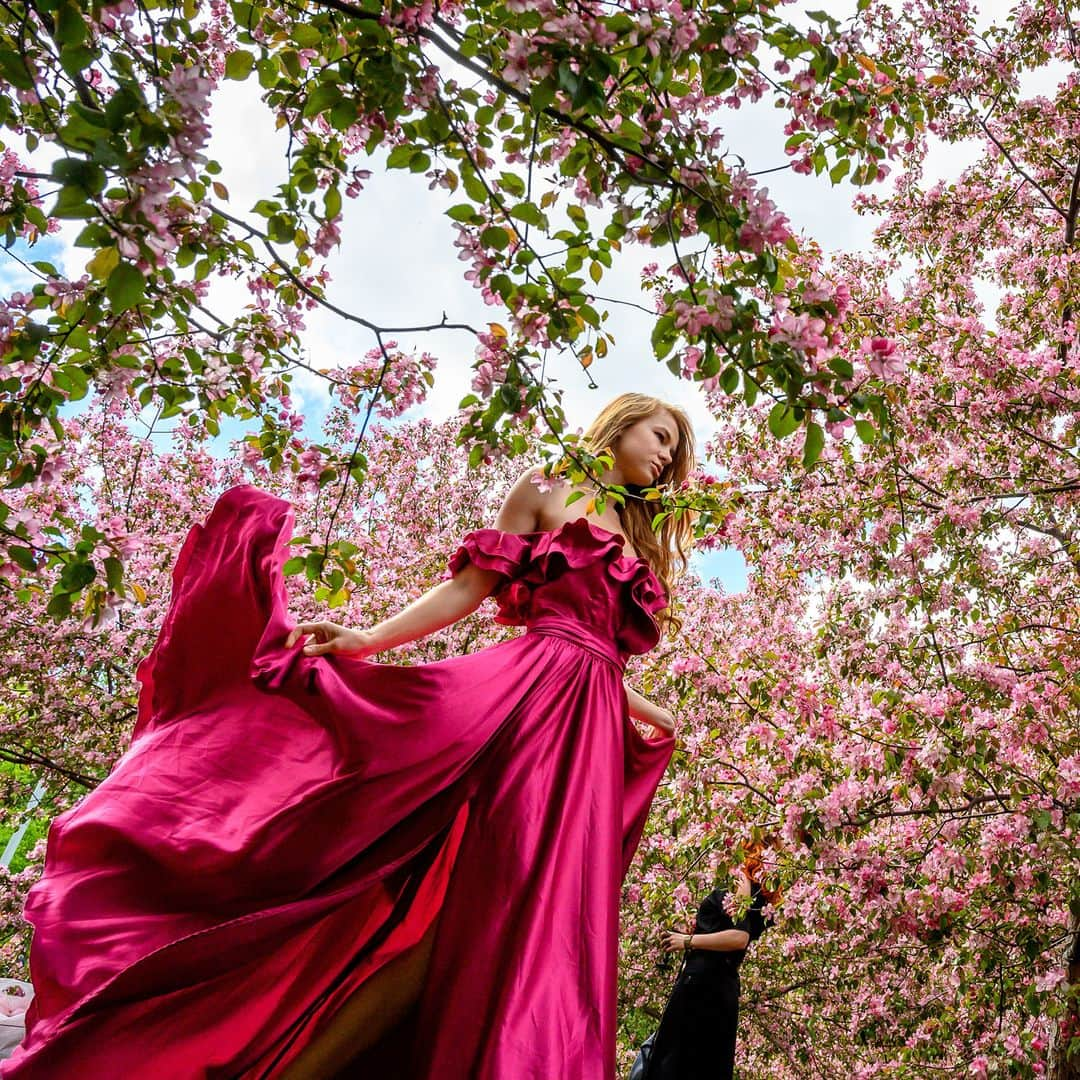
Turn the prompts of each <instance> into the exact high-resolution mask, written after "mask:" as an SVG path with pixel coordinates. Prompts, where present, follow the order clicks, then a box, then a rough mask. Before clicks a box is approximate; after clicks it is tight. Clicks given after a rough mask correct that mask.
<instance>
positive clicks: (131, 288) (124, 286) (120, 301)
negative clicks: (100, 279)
mask: <svg viewBox="0 0 1080 1080" xmlns="http://www.w3.org/2000/svg"><path fill="white" fill-rule="evenodd" d="M105 295H106V296H107V297H108V298H109V303H110V304H112V306H113V308H114V309H115V310H117V311H127V310H128V308H132V307H134V306H135V305H136V304H138V303H139V302H140V301H141V300H142V298H143V297H144V296H145V295H146V278H144V277H143V276H142V273H141V272H140V271H139V270H137V269H136V268H135V267H134V266H132V265H131V263H121V264H120V265H119V266H118V267H117V268H116V269H115V270H114V271H113V272H112V273H111V274H110V275H109V281H108V284H107V285H106V286H105Z"/></svg>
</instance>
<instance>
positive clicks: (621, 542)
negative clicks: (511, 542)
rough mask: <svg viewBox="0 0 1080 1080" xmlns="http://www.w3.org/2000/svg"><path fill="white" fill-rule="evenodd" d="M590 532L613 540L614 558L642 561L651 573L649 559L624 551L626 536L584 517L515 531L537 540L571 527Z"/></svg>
mask: <svg viewBox="0 0 1080 1080" xmlns="http://www.w3.org/2000/svg"><path fill="white" fill-rule="evenodd" d="M583 528H584V529H585V530H587V531H588V532H590V533H592V535H593V536H594V537H595V538H596V539H598V540H600V541H602V542H604V543H609V542H611V541H614V542H615V543H616V544H617V545H618V546H619V548H620V551H619V554H618V555H617V556H616V558H619V559H626V561H627V562H631V563H642V564H643V565H644V566H645V567H646V568H647V569H648V570H649V572H650V573H652V567H651V566H649V560H648V559H646V558H645V556H644V555H630V554H627V551H626V537H625V536H623V534H622V533H617V532H615V531H614V530H613V529H605V528H604V526H603V525H597V524H596V522H595V521H590V520H589V519H588V518H586V517H579V518H573V519H572V520H571V521H564V522H563V523H562V524H561V525H556V526H555V528H554V529H538V530H537V531H536V532H530V533H517V534H514V535H517V536H527V537H529V538H530V539H536V540H539V539H540V538H541V537H545V536H550V537H552V538H553V539H554V537H556V536H561V535H562V534H563V533H564V532H567V531H570V530H571V529H573V530H575V531H577V532H581V530H582V529H583Z"/></svg>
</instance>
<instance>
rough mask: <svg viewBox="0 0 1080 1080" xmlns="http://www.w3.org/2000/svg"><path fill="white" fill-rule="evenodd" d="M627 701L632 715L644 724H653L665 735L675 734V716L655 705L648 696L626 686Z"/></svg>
mask: <svg viewBox="0 0 1080 1080" xmlns="http://www.w3.org/2000/svg"><path fill="white" fill-rule="evenodd" d="M624 689H625V690H626V701H627V705H628V706H629V708H630V715H631V716H632V717H633V718H634V719H635V720H640V721H641V723H643V724H652V726H653V727H654V728H658V729H659V730H660V731H662V732H663V733H664V734H665V735H674V734H675V718H674V717H673V716H672V715H671V713H669V712H668V711H667V709H662V708H660V706H659V705H654V704H653V703H652V702H651V701H649V699H648V698H644V697H642V696H641V695H640V694H639V693H638V692H637V691H636V690H634V689H632V688H631V687H629V686H624Z"/></svg>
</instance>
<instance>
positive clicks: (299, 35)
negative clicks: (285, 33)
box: [289, 22, 323, 49]
mask: <svg viewBox="0 0 1080 1080" xmlns="http://www.w3.org/2000/svg"><path fill="white" fill-rule="evenodd" d="M289 32H290V33H291V34H292V40H293V44H294V45H295V46H296V47H297V48H298V49H315V48H318V47H319V46H320V45H321V44H322V42H323V34H322V31H321V30H319V28H318V27H315V26H312V25H311V23H303V22H295V23H293V25H292V29H291V30H290V31H289Z"/></svg>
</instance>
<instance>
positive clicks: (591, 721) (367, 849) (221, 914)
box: [0, 487, 672, 1080]
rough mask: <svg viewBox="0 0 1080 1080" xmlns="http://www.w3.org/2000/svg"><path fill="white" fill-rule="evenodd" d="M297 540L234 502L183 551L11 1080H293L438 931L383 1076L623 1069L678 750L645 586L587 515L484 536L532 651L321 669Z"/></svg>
mask: <svg viewBox="0 0 1080 1080" xmlns="http://www.w3.org/2000/svg"><path fill="white" fill-rule="evenodd" d="M291 524H292V515H291V510H290V507H289V506H288V504H287V503H284V502H282V501H280V500H278V499H276V498H273V497H271V496H268V495H266V494H264V493H262V492H260V491H258V490H256V489H254V488H250V487H242V488H235V489H233V490H232V491H229V492H227V493H226V494H225V495H224V496H223V497H222V498H221V499H220V500H219V502H218V503H217V505H216V507H215V508H214V511H213V513H212V514H211V515H210V518H209V519H208V521H207V522H206V524H205V525H202V526H196V527H195V528H194V529H193V530H192V532H191V534H190V536H189V537H188V539H187V541H186V543H185V544H184V547H183V549H182V551H181V552H180V555H179V558H178V560H177V564H176V568H175V570H174V575H173V597H172V604H171V607H170V609H169V613H168V615H167V617H166V619H165V623H164V626H163V628H162V631H161V635H160V638H159V640H158V642H157V645H156V647H155V648H154V650H153V652H152V653H151V654H150V656H149V657H147V659H146V660H145V661H144V662H143V664H142V665H141V667H140V670H139V678H140V680H141V683H142V693H141V696H140V701H139V718H138V723H137V726H136V731H135V735H134V739H133V741H132V744H131V747H130V749H129V750H128V752H127V753H126V755H125V756H124V757H123V758H122V759H121V761H120V762H119V763H118V765H117V766H116V769H115V770H114V771H113V773H112V774H111V775H110V776H109V777H108V778H107V779H106V780H105V781H104V783H102V784H101V785H100V787H98V788H97V789H96V790H95V791H93V792H91V793H90V794H89V795H88V796H87V797H86V798H85V799H84V800H83V802H82V803H81V804H80V805H79V806H77V807H76V808H75V809H73V810H71V811H69V812H68V813H66V814H64V815H62V816H61V817H59V818H58V819H57V820H56V821H55V822H54V823H53V827H52V831H51V833H50V837H49V845H48V854H47V858H46V868H45V873H44V876H43V878H42V880H41V881H40V882H39V884H38V885H36V886H35V887H34V889H33V890H32V892H31V894H30V898H29V901H28V903H27V909H26V913H27V918H28V919H29V920H30V921H31V922H32V923H33V925H34V942H33V948H32V953H31V969H32V975H33V979H34V984H35V987H36V989H37V997H36V998H35V1001H34V1003H33V1005H32V1006H31V1009H30V1012H29V1014H28V1029H29V1030H28V1036H27V1040H26V1042H25V1044H24V1046H23V1047H22V1049H21V1050H19V1051H17V1052H16V1054H15V1055H14V1056H13V1057H12V1058H11V1059H10V1060H8V1061H7V1062H4V1063H3V1064H2V1065H0V1075H3V1077H5V1078H20V1080H21V1078H24V1077H71V1076H86V1077H95V1076H100V1077H119V1076H123V1077H125V1078H128V1080H138V1078H142V1077H145V1078H153V1080H161V1078H162V1077H168V1078H169V1080H186V1078H196V1077H198V1078H211V1077H212V1078H224V1077H246V1078H255V1077H271V1076H275V1075H278V1074H279V1073H280V1072H281V1070H282V1068H283V1067H284V1066H285V1065H286V1064H287V1063H289V1062H290V1061H292V1060H294V1059H295V1057H296V1055H297V1054H298V1053H299V1052H300V1050H302V1049H303V1047H304V1046H305V1045H307V1044H308V1043H309V1042H310V1040H311V1038H312V1036H313V1035H314V1034H315V1033H317V1032H318V1031H319V1030H320V1027H321V1026H322V1025H323V1024H324V1023H325V1022H326V1020H327V1019H328V1018H329V1017H330V1016H332V1015H333V1013H334V1012H335V1011H336V1010H337V1009H338V1008H339V1007H340V1006H341V1004H342V1003H343V1002H344V1001H346V1000H347V999H348V998H349V997H350V995H352V994H354V993H355V992H356V991H357V990H358V989H359V988H361V987H363V986H364V985H365V983H366V982H367V981H368V980H370V979H371V978H372V976H373V975H374V974H375V973H376V972H378V971H380V970H381V969H383V968H384V966H385V965H386V964H388V963H389V962H390V961H392V960H393V959H395V958H397V957H402V956H405V955H406V954H407V953H408V952H409V950H410V949H411V948H412V947H413V946H414V945H416V943H417V942H419V941H420V940H421V939H423V938H424V937H425V935H426V934H428V932H429V931H432V930H433V934H434V938H433V940H434V944H433V948H432V954H431V962H430V968H429V970H428V974H427V977H426V979H425V981H424V985H423V991H422V995H421V999H420V1001H419V1003H418V1005H417V1007H416V1008H415V1009H414V1011H413V1013H412V1015H411V1017H410V1018H409V1021H408V1023H409V1027H408V1030H407V1031H406V1032H405V1033H404V1034H403V1033H402V1032H400V1031H399V1032H397V1033H396V1035H395V1038H393V1039H392V1040H387V1041H386V1043H387V1044H386V1045H383V1046H381V1047H379V1048H377V1059H378V1062H379V1066H378V1070H377V1071H372V1072H371V1075H394V1076H401V1077H418V1078H419V1077H439V1078H440V1080H453V1078H456V1077H460V1078H462V1080H465V1078H468V1080H485V1078H486V1080H531V1078H535V1080H550V1078H551V1077H556V1076H557V1077H560V1078H562V1080H575V1078H576V1080H607V1078H608V1077H610V1076H612V1075H613V1074H614V1069H615V976H616V970H615V966H616V945H617V933H618V896H619V886H620V882H621V879H622V877H623V874H624V873H625V872H626V869H627V866H628V864H629V861H630V859H631V857H632V855H633V852H634V849H635V847H636V845H637V842H638V839H639V837H640V834H641V830H642V828H643V825H644V821H645V817H646V815H647V813H648V808H649V803H650V801H651V799H652V795H653V793H654V790H655V788H656V785H657V783H658V782H659V780H660V777H661V775H662V774H663V772H664V769H665V767H666V765H667V762H668V760H669V758H670V755H671V751H672V740H671V739H667V738H665V739H656V740H646V739H645V738H643V737H642V736H641V735H640V734H639V733H638V731H637V730H636V729H635V728H634V726H633V724H632V723H631V722H630V720H629V717H628V713H627V705H626V697H625V692H624V690H623V686H622V668H623V663H624V660H625V658H626V656H627V655H628V654H630V653H641V652H645V651H646V650H648V649H650V648H651V647H652V646H653V645H655V644H656V641H657V639H658V632H657V628H656V624H655V622H654V621H653V616H654V615H655V614H656V612H657V611H658V610H660V609H661V608H662V607H663V605H664V603H665V598H664V595H663V592H662V590H661V587H660V585H659V583H658V582H657V579H656V578H655V577H654V575H653V574H652V573H651V572H650V570H649V569H648V567H647V565H646V564H645V563H644V562H643V561H642V560H640V559H633V558H630V557H628V556H626V555H625V554H623V551H622V541H621V538H620V537H617V536H615V535H614V534H612V533H609V532H607V531H606V530H604V529H600V528H598V527H596V526H593V525H591V524H589V523H587V522H585V521H584V520H582V521H578V522H571V523H569V524H567V525H564V526H562V527H561V528H559V529H557V530H555V531H554V532H551V533H532V534H528V535H523V536H522V535H514V534H508V533H503V532H499V531H496V530H491V529H482V530H480V531H478V532H474V533H471V534H469V535H468V536H467V537H466V538H465V540H464V542H463V544H462V546H461V549H460V550H459V551H458V552H457V553H456V554H455V555H454V557H453V559H452V560H451V572H458V571H459V570H460V569H461V568H462V567H464V566H466V565H467V564H469V563H472V564H475V565H476V566H479V567H481V568H483V569H488V570H495V571H497V572H498V573H499V575H500V579H499V582H498V585H497V588H496V590H495V594H496V599H497V601H498V604H499V618H500V619H501V620H502V621H504V622H509V623H514V624H520V625H524V626H525V627H526V632H525V633H523V634H522V635H520V636H519V637H517V638H515V639H514V640H512V641H509V642H505V643H503V644H500V645H497V646H494V647H492V648H489V649H485V650H483V651H481V652H477V653H474V654H470V655H465V656H459V657H454V658H452V659H448V660H444V661H441V662H439V663H435V664H423V665H417V666H411V667H406V666H395V665H391V664H380V663H372V662H368V661H359V660H355V659H350V658H348V657H305V656H303V654H302V652H301V651H300V648H299V647H297V648H294V649H291V650H288V651H287V650H286V649H285V648H284V640H285V637H286V635H287V633H288V630H289V627H290V625H291V620H290V618H289V615H288V612H287V608H286V598H285V591H284V585H283V581H282V576H281V565H282V562H283V560H284V558H285V557H286V554H287V552H286V549H285V545H286V542H287V540H288V538H289V536H290V533H291ZM433 928H434V929H433ZM372 1060H374V1057H372ZM362 1066H363V1062H361V1063H359V1065H358V1068H357V1070H356V1071H355V1073H350V1074H351V1075H352V1074H354V1075H356V1076H363V1075H366V1074H367V1073H366V1072H365V1070H364V1069H363V1067H362Z"/></svg>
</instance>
